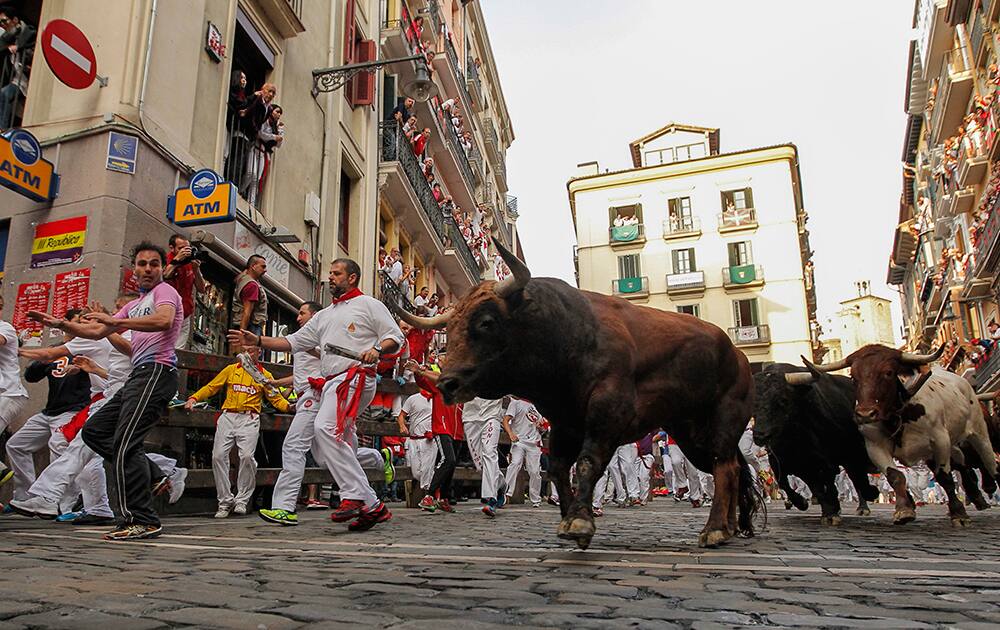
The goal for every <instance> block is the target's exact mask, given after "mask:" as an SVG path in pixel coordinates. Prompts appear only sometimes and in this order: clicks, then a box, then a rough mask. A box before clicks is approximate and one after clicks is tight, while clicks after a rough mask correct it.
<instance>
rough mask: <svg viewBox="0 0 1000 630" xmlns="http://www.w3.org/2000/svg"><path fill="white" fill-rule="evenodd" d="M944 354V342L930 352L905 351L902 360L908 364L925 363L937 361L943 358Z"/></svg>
mask: <svg viewBox="0 0 1000 630" xmlns="http://www.w3.org/2000/svg"><path fill="white" fill-rule="evenodd" d="M942 354H944V344H941V345H940V346H938V349H937V350H935V351H934V352H932V353H930V354H918V353H914V352H904V353H903V356H901V357H900V361H902V362H903V363H905V364H907V365H924V364H927V363H930V362H931V361H937V360H938V359H940V358H941V355H942Z"/></svg>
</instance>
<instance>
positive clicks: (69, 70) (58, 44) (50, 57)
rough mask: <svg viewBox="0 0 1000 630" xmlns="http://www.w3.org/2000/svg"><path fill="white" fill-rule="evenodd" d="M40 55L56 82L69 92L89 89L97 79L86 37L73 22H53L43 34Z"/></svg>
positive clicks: (94, 61) (95, 66)
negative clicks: (57, 80)
mask: <svg viewBox="0 0 1000 630" xmlns="http://www.w3.org/2000/svg"><path fill="white" fill-rule="evenodd" d="M42 52H43V53H44V54H45V61H46V63H48V64H49V68H51V69H52V74H54V75H56V78H57V79H59V80H60V81H62V82H63V83H65V84H66V85H68V86H69V87H71V88H75V89H77V90H82V89H84V88H86V87H89V86H90V84H91V83H93V82H94V77H96V76H97V57H96V56H94V48H93V47H92V46H91V45H90V41H89V40H88V39H87V36H86V35H84V34H83V31H81V30H80V29H78V28H77V27H76V26H75V25H74V24H73V23H72V22H68V21H66V20H52V21H51V22H49V23H48V24H46V25H45V30H44V31H42Z"/></svg>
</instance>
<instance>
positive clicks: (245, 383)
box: [191, 363, 289, 413]
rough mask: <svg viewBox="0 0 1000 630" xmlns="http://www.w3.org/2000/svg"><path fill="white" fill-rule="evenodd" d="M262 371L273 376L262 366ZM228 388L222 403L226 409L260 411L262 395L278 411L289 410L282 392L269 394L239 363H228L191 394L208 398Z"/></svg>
mask: <svg viewBox="0 0 1000 630" xmlns="http://www.w3.org/2000/svg"><path fill="white" fill-rule="evenodd" d="M260 371H261V373H262V374H263V375H264V376H265V377H267V378H269V379H270V378H272V377H271V373H270V372H268V371H267V370H265V369H264V368H263V367H261V368H260ZM223 387H225V388H226V400H225V402H223V403H222V409H223V410H224V411H232V412H235V413H250V412H254V413H260V404H261V397H262V396H267V399H268V400H269V401H270V402H271V404H272V405H274V408H275V409H277V410H278V411H283V412H284V411H288V409H289V404H288V401H287V400H285V399H284V398H282V397H281V394H277V393H276V394H268V393H267V392H266V391H265V390H264V386H263V385H261V384H260V383H258V382H256V381H254V380H253V379H252V378H251V377H250V375H249V374H247V372H246V370H244V369H243V366H242V365H240V364H239V363H233V364H231V365H227V366H226V367H225V368H223V369H222V371H221V372H219V373H218V374H216V375H215V378H213V379H212V380H211V381H210V382H209V383H208V384H207V385H205V386H204V387H202V388H201V389H199V390H198V391H196V392H195V393H194V394H192V395H191V398H194V399H195V400H196V401H198V402H201V401H203V400H207V399H209V398H211V397H212V396H215V395H216V394H218V393H219V391H220V390H222V388H223Z"/></svg>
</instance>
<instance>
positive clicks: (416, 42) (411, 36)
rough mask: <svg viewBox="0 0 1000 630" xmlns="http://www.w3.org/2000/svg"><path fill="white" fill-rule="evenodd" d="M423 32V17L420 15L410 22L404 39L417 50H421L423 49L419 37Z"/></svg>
mask: <svg viewBox="0 0 1000 630" xmlns="http://www.w3.org/2000/svg"><path fill="white" fill-rule="evenodd" d="M423 32H424V17H423V16H422V15H418V16H417V17H415V18H413V19H412V20H410V24H409V26H408V27H407V28H406V39H407V40H408V41H409V42H410V43H411V44H413V46H414V47H415V48H416V49H418V50H422V49H423V47H424V45H423V43H422V42H421V41H420V35H421V34H422V33H423Z"/></svg>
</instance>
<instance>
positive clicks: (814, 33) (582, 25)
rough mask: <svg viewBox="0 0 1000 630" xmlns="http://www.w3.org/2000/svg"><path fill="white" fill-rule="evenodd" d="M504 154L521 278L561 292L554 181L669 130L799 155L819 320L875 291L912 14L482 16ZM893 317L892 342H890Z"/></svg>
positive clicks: (892, 195) (513, 9)
mask: <svg viewBox="0 0 1000 630" xmlns="http://www.w3.org/2000/svg"><path fill="white" fill-rule="evenodd" d="M481 2H482V5H483V8H484V12H485V15H486V23H487V28H488V29H489V35H490V39H491V42H492V44H493V52H494V55H495V57H496V62H497V67H498V69H499V72H500V80H501V83H502V85H503V91H504V95H505V97H506V100H507V106H508V108H509V110H510V115H511V119H512V121H513V125H514V132H515V135H516V139H515V141H514V144H513V145H512V146H511V149H510V151H509V153H508V154H507V169H508V173H509V175H508V177H509V186H510V194H513V195H516V196H517V197H518V199H519V204H520V205H519V209H520V219H519V220H518V224H517V227H518V232H519V233H520V235H521V240H522V243H523V245H524V250H525V257H526V258H527V260H528V264H529V266H530V267H531V270H532V273H533V274H535V275H539V276H556V277H559V278H563V279H564V280H566V281H568V282H570V283H573V282H574V280H573V254H572V247H573V244H574V243H575V234H574V232H573V224H572V221H571V219H570V214H569V202H568V200H567V196H566V181H567V180H568V179H569V177H571V176H572V174H573V172H574V169H575V167H576V164H578V163H580V162H587V161H591V160H596V161H598V162H599V163H600V167H601V169H602V170H603V169H605V168H610V169H612V170H614V169H620V168H627V167H629V166H631V163H630V158H629V154H628V146H627V145H628V143H629V142H630V141H632V140H634V139H636V138H639V137H641V136H643V135H644V134H646V133H648V132H650V131H653V130H655V129H657V128H659V127H662V126H663V125H665V124H666V123H668V122H670V121H677V122H683V123H689V124H694V125H701V126H705V127H719V128H721V144H722V146H721V150H722V151H723V152H728V151H737V150H740V149H746V148H752V147H759V146H765V145H771V144H779V143H783V142H793V143H795V144H796V145H797V146H798V148H799V159H800V161H801V168H802V178H803V192H804V201H805V207H806V210H807V211H808V212H809V216H810V220H809V229H810V241H811V245H812V248H813V250H815V252H816V256H815V258H814V261H815V263H816V288H817V297H818V301H819V315H820V318H821V320H822V319H824V318H825V317H826V316H827V315H829V314H831V313H833V312H834V311H836V309H837V308H838V302H840V301H841V300H844V299H847V298H850V297H853V296H854V295H855V289H854V282H855V281H857V280H871V281H872V282H873V286H874V287H875V290H874V293H876V294H878V295H882V296H884V297H890V298H892V299H893V300H894V301H896V302H898V300H896V292H895V291H894V290H893V289H892V288H891V287H888V286H886V285H885V276H886V266H887V262H888V256H889V249H890V247H891V246H892V236H893V229H894V227H895V223H896V217H897V214H898V209H899V196H900V192H901V189H902V171H901V162H900V160H901V153H902V143H903V132H904V128H905V122H906V118H905V114H904V112H903V97H904V90H905V86H906V82H905V79H906V62H907V52H908V48H907V47H908V42H909V39H910V36H911V28H910V26H911V20H912V15H913V2H912V0H876V1H873V0H843V1H841V2H833V3H830V2H803V1H802V0H756V1H752V2H747V1H746V0H743V1H736V0H716V1H714V2H688V1H681V0H614V1H610V0H606V1H599V0H544V1H539V0H481ZM900 323H901V322H900V317H899V310H898V306H897V308H896V309H895V312H894V322H893V324H894V327H895V328H896V330H897V335H898V330H899V326H900Z"/></svg>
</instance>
